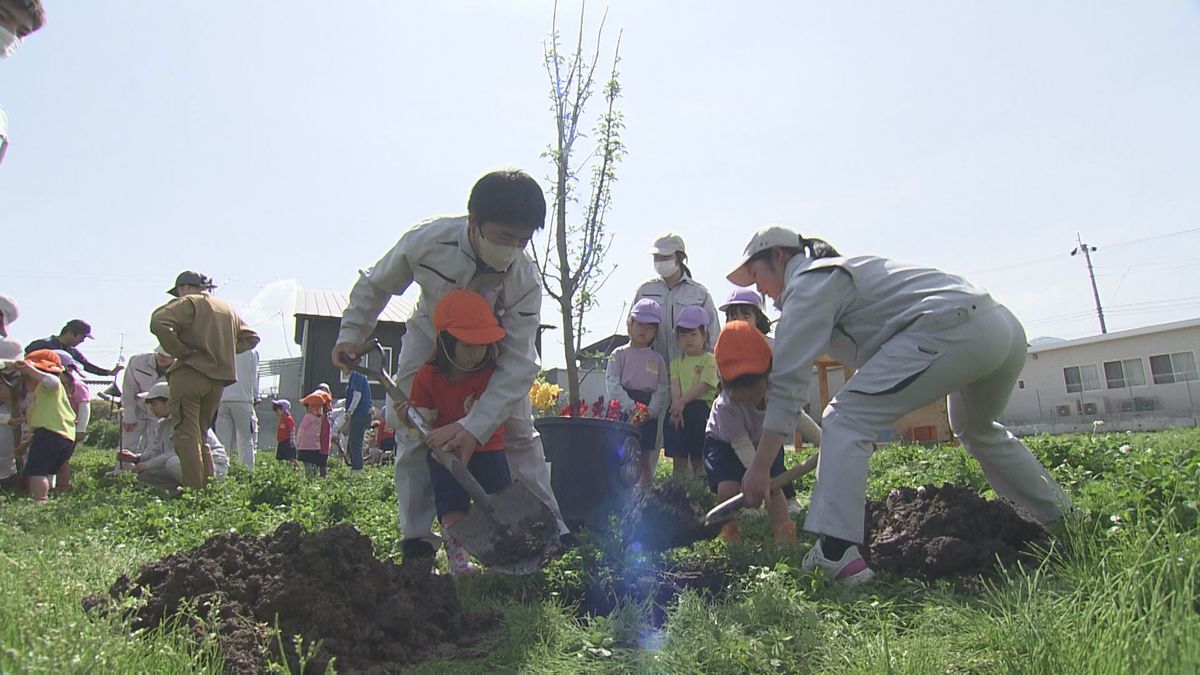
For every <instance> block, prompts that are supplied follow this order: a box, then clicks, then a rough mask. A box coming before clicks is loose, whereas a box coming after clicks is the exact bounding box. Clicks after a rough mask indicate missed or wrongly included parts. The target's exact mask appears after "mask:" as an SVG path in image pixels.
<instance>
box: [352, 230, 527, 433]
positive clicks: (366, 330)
mask: <svg viewBox="0 0 1200 675" xmlns="http://www.w3.org/2000/svg"><path fill="white" fill-rule="evenodd" d="M414 282H415V283H416V284H417V285H418V286H419V287H420V288H421V295H420V298H419V299H418V300H417V304H416V307H415V308H414V309H413V313H412V316H411V317H410V318H409V319H408V321H407V322H406V324H405V326H406V329H407V330H409V331H413V330H419V331H421V332H422V333H424V334H425V335H427V336H429V338H430V340H431V341H432V340H433V339H434V338H435V337H436V335H435V333H434V330H433V319H432V315H433V308H434V307H435V306H436V305H437V303H438V301H439V300H441V299H442V296H444V295H446V293H448V292H450V291H452V290H455V289H460V288H469V289H471V290H475V291H478V292H479V293H480V294H481V295H483V296H484V297H485V298H486V299H487V300H488V301H489V302H491V303H492V305H493V307H494V308H495V311H496V317H497V319H498V320H499V321H500V325H501V326H502V327H503V328H504V331H505V335H504V339H503V340H501V341H500V350H499V355H498V357H497V359H496V371H495V372H494V373H493V374H492V379H491V381H489V382H488V386H487V390H486V391H484V393H483V396H482V397H480V399H479V400H478V401H477V402H476V403H475V406H474V407H472V408H471V411H470V412H468V413H467V416H466V417H464V418H463V419H462V420H460V421H459V422H460V423H461V424H462V426H463V428H464V429H465V430H467V431H468V432H469V433H470V434H471V435H472V436H474V437H475V438H478V439H487V438H489V437H490V436H491V435H492V433H493V432H495V430H496V429H497V428H499V426H500V425H501V424H502V423H503V422H504V420H505V419H507V418H508V416H509V415H510V413H511V411H512V409H513V407H514V406H515V405H516V404H517V403H519V402H521V400H522V399H523V398H525V397H527V396H529V386H530V384H532V383H533V379H534V377H536V376H537V372H538V356H537V351H536V349H535V347H534V339H535V337H536V336H537V329H538V325H539V324H540V323H541V316H542V285H541V281H540V280H539V277H538V274H537V270H536V268H535V267H534V265H533V261H532V260H531V259H530V258H529V255H528V254H526V253H522V254H521V255H519V256H517V259H516V260H515V261H514V262H513V263H512V265H510V266H509V268H508V269H507V270H504V271H502V272H498V271H496V270H493V269H491V268H489V267H487V266H486V265H484V264H483V263H481V262H478V261H477V259H476V257H475V253H474V249H473V248H472V247H471V242H470V239H469V237H468V231H467V217H466V216H459V217H454V218H437V219H434V220H429V221H426V222H423V223H420V224H418V225H417V226H416V227H414V228H412V229H411V230H409V231H408V232H406V233H405V234H404V235H403V236H401V237H400V241H398V242H396V245H395V246H393V247H392V249H391V250H390V251H388V252H387V253H386V254H385V255H384V256H383V257H382V258H380V260H379V262H377V263H375V266H374V267H371V268H370V269H368V270H365V271H363V272H361V273H360V275H359V279H358V281H357V282H355V284H354V288H353V290H351V291H350V302H349V306H347V307H346V311H345V312H344V313H343V314H342V326H341V331H340V332H339V333H338V342H354V343H361V342H362V341H364V340H366V339H367V337H369V336H370V335H371V333H372V331H374V330H375V324H376V321H377V320H378V318H379V314H380V312H382V311H383V308H384V307H385V306H386V305H387V302H388V300H389V299H390V298H391V297H392V296H393V295H400V294H401V293H403V292H404V291H405V290H407V289H408V287H409V286H410V285H412V284H413V283H414Z"/></svg>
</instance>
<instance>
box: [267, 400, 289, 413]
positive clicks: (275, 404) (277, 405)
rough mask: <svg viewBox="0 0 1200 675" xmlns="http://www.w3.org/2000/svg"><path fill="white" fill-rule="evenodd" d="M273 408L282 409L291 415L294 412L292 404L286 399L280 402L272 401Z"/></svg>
mask: <svg viewBox="0 0 1200 675" xmlns="http://www.w3.org/2000/svg"><path fill="white" fill-rule="evenodd" d="M271 407H272V408H282V409H283V412H285V413H288V414H289V415H290V414H291V412H292V402H291V401H289V400H287V399H286V398H281V399H279V400H278V401H271Z"/></svg>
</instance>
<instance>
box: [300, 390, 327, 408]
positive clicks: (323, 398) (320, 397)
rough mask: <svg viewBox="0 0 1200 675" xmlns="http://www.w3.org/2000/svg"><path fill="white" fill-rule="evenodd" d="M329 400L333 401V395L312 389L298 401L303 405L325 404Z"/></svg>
mask: <svg viewBox="0 0 1200 675" xmlns="http://www.w3.org/2000/svg"><path fill="white" fill-rule="evenodd" d="M331 401H333V397H332V396H330V395H329V394H327V393H325V392H323V391H314V392H313V393H311V394H309V395H308V396H305V397H304V398H302V399H300V403H301V404H303V405H325V404H326V403H329V402H331Z"/></svg>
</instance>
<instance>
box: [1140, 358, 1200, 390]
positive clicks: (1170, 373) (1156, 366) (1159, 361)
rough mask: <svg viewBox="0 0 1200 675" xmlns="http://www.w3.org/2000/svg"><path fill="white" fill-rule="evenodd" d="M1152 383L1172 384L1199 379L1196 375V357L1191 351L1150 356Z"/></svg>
mask: <svg viewBox="0 0 1200 675" xmlns="http://www.w3.org/2000/svg"><path fill="white" fill-rule="evenodd" d="M1150 374H1151V376H1152V377H1153V378H1154V384H1174V383H1176V382H1190V381H1194V380H1196V379H1200V378H1198V377H1197V375H1196V357H1195V355H1193V354H1192V353H1191V352H1177V353H1175V354H1159V355H1158V356H1151V357H1150Z"/></svg>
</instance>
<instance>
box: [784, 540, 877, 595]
mask: <svg viewBox="0 0 1200 675" xmlns="http://www.w3.org/2000/svg"><path fill="white" fill-rule="evenodd" d="M800 567H801V569H805V570H811V569H814V568H816V567H820V568H821V569H823V570H825V573H826V574H828V575H829V577H830V578H831V579H833V580H834V581H840V582H841V583H843V584H845V585H847V586H857V585H859V584H861V583H864V582H867V581H870V580H871V579H873V578H875V571H874V570H872V569H871V568H870V567H867V561H866V560H863V557H862V554H861V553H859V552H858V547H857V546H851V547H850V548H848V549H846V552H845V553H843V554H842V559H841V560H830V559H829V558H826V557H825V554H824V552H822V551H821V543H820V542H817V543H816V544H814V545H813V547H812V549H810V550H809V552H808V554H807V555H805V556H804V561H803V562H802V563H800Z"/></svg>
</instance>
